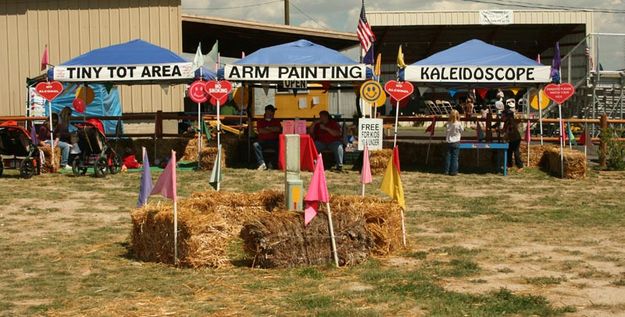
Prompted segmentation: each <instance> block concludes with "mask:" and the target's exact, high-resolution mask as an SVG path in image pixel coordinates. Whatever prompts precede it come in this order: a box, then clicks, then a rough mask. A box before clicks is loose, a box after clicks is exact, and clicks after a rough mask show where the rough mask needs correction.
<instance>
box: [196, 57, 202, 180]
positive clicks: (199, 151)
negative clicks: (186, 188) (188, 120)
mask: <svg viewBox="0 0 625 317" xmlns="http://www.w3.org/2000/svg"><path fill="white" fill-rule="evenodd" d="M201 72H202V71H201V69H200V73H201ZM201 112H202V105H201V104H200V103H199V102H198V103H197V131H198V132H197V168H198V169H200V159H201V158H202V118H201V117H202V115H201Z"/></svg>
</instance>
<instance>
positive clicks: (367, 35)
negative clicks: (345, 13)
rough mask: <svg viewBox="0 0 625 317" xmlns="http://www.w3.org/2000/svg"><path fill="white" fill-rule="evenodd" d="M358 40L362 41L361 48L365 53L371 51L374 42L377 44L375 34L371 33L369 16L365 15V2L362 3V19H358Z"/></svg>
mask: <svg viewBox="0 0 625 317" xmlns="http://www.w3.org/2000/svg"><path fill="white" fill-rule="evenodd" d="M357 29H358V30H357V31H356V33H357V34H358V39H359V40H360V47H361V48H362V50H363V52H364V53H367V52H368V51H369V48H371V45H372V44H373V42H375V34H373V31H371V27H370V26H369V22H367V15H366V14H365V1H364V0H363V1H362V8H361V9H360V19H358V28H357Z"/></svg>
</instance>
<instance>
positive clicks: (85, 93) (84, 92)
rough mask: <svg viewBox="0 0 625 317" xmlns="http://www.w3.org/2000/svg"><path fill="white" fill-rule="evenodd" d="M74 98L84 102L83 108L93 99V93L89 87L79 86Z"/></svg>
mask: <svg viewBox="0 0 625 317" xmlns="http://www.w3.org/2000/svg"><path fill="white" fill-rule="evenodd" d="M76 98H80V99H82V101H84V102H85V106H88V105H90V104H91V103H92V102H93V99H95V93H94V92H93V89H91V87H89V86H80V87H78V89H76Z"/></svg>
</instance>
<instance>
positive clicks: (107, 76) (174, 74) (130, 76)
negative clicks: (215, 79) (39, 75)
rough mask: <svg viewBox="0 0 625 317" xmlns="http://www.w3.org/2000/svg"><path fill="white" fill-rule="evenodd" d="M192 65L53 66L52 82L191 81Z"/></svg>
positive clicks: (192, 75) (192, 76) (192, 74)
mask: <svg viewBox="0 0 625 317" xmlns="http://www.w3.org/2000/svg"><path fill="white" fill-rule="evenodd" d="M193 78H194V72H193V64H192V63H167V64H148V65H115V66H97V65H89V66H55V67H54V80H58V81H63V82H92V81H95V82H102V81H133V82H136V81H153V80H176V79H193Z"/></svg>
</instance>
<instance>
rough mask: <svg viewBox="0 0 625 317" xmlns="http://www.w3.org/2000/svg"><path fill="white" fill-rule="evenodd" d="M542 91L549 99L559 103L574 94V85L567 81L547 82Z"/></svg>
mask: <svg viewBox="0 0 625 317" xmlns="http://www.w3.org/2000/svg"><path fill="white" fill-rule="evenodd" d="M544 91H545V95H547V97H548V98H549V99H551V100H553V101H554V102H556V103H557V104H560V105H561V104H563V103H564V102H565V101H567V100H568V99H569V98H571V96H573V95H574V94H575V87H574V86H573V85H571V84H569V83H564V84H549V85H547V86H545V89H544Z"/></svg>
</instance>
